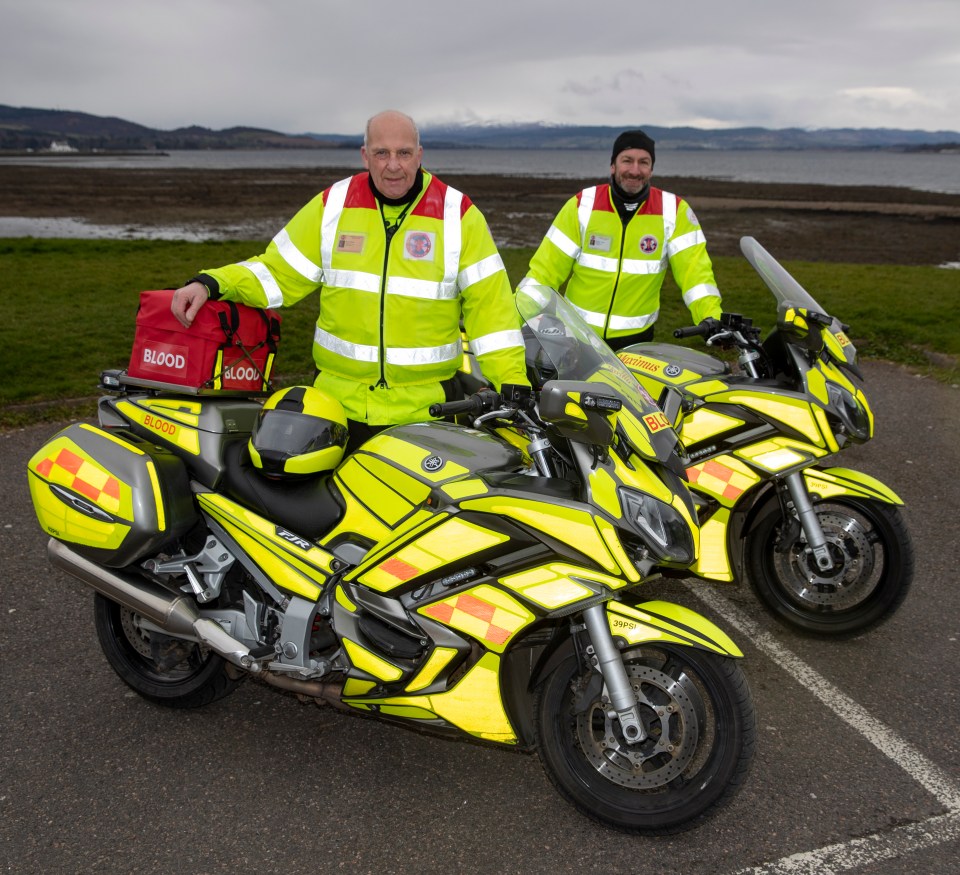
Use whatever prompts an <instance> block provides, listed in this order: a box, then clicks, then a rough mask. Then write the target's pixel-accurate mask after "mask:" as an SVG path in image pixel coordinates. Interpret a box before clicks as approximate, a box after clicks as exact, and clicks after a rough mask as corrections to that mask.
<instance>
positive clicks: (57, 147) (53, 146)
mask: <svg viewBox="0 0 960 875" xmlns="http://www.w3.org/2000/svg"><path fill="white" fill-rule="evenodd" d="M47 151H49V152H79V151H80V150H79V149H78V148H76V146H71V145H70V144H69V143H68V142H67V141H66V140H54V141H53V142H51V143H50V148H49V149H48V150H47Z"/></svg>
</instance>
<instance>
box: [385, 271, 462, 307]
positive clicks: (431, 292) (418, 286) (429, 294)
mask: <svg viewBox="0 0 960 875" xmlns="http://www.w3.org/2000/svg"><path fill="white" fill-rule="evenodd" d="M374 291H376V290H374ZM387 294H388V295H404V296H405V297H408V298H422V299H424V300H429V301H444V300H447V301H449V300H452V299H453V298H456V297H457V295H459V294H460V293H459V291H458V290H457V285H456V283H453V284H451V285H449V286H448V285H447V284H446V283H438V282H436V281H435V280H417V279H413V278H412V277H408V276H392V277H390V278H389V279H388V280H387Z"/></svg>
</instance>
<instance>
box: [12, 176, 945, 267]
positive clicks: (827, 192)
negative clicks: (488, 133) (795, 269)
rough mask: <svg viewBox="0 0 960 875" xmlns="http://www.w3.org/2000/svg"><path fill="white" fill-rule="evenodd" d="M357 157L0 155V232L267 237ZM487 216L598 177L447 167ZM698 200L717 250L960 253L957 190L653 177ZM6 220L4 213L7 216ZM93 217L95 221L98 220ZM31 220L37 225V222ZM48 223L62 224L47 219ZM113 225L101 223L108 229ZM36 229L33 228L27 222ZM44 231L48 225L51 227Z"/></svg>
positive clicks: (526, 221)
mask: <svg viewBox="0 0 960 875" xmlns="http://www.w3.org/2000/svg"><path fill="white" fill-rule="evenodd" d="M352 172H355V168H341V169H337V168H324V169H322V170H310V171H307V170H298V169H293V168H281V169H274V170H200V169H192V168H191V169H187V168H184V169H175V170H165V169H164V170H160V169H139V168H131V169H126V168H124V169H109V168H80V167H56V166H50V167H37V166H15V165H3V166H0V236H2V235H3V234H4V233H7V234H8V235H12V234H13V233H15V232H11V231H9V230H7V231H4V230H3V229H4V228H7V229H9V228H11V227H16V223H15V222H13V220H15V219H17V218H26V219H34V220H39V219H46V220H49V219H57V220H64V219H72V220H80V222H82V223H84V225H81V226H78V227H80V228H83V227H84V226H86V227H87V228H88V229H89V230H92V231H93V233H92V234H84V235H81V234H80V233H76V229H74V231H75V233H73V234H70V235H67V234H65V236H97V235H98V234H102V236H121V237H131V238H132V237H137V236H154V237H158V236H164V237H170V236H173V237H179V238H180V239H206V238H209V237H217V238H232V239H260V240H268V239H269V238H270V237H272V236H273V234H274V233H276V231H277V230H278V229H279V228H280V227H282V225H283V224H284V222H285V221H286V220H287V219H288V218H289V217H290V216H291V215H293V213H294V212H296V210H297V209H299V207H300V206H302V205H303V204H304V203H306V202H307V201H308V200H309V199H310V198H311V197H313V196H314V195H315V194H316V193H317V192H318V191H320V190H322V189H323V188H324V187H326V186H327V185H329V184H330V183H331V182H333V181H335V180H337V179H340V178H342V177H343V176H346V175H348V174H349V173H352ZM443 178H444V180H445V181H446V182H449V183H450V184H451V185H454V186H456V187H457V188H459V189H460V190H461V191H464V192H465V193H466V194H467V195H469V196H470V198H471V199H472V200H473V201H474V203H476V204H477V206H478V207H479V208H480V209H481V210H482V211H483V212H484V214H485V215H486V217H487V220H488V222H489V223H490V227H491V229H492V231H493V234H494V237H495V239H496V240H497V243H498V244H499V245H501V246H535V245H536V244H537V243H538V242H539V241H540V239H541V238H542V236H543V234H544V233H545V231H546V230H547V228H548V227H549V224H550V221H551V219H552V218H553V216H554V215H555V214H556V212H557V210H559V208H560V207H561V206H562V204H563V203H564V201H565V200H566V199H567V198H568V197H569V196H571V195H572V194H574V193H575V192H576V191H578V190H579V189H580V188H582V187H584V186H585V185H590V184H594V183H596V182H600V181H603V180H600V179H584V180H574V179H560V178H550V177H546V178H535V177H529V176H519V175H518V176H488V175H469V176H467V175H461V174H444V176H443ZM654 184H656V185H659V186H660V187H661V188H664V189H667V190H669V191H673V192H675V193H677V194H679V195H681V196H682V197H684V198H686V199H687V200H688V201H689V202H690V203H691V205H692V206H693V207H694V208H695V210H696V212H697V214H698V216H699V217H700V220H701V222H702V224H703V227H704V230H705V232H706V234H707V239H708V241H709V245H710V250H711V252H712V253H713V254H715V255H736V254H738V252H739V247H738V241H739V239H740V237H741V236H743V235H746V234H749V235H752V236H754V237H756V238H757V239H758V240H760V242H761V243H762V244H763V245H764V246H765V247H766V248H768V249H769V250H770V251H771V252H773V253H774V254H775V255H776V256H777V257H778V258H781V259H800V260H807V261H843V262H856V263H867V264H870V263H872V264H911V265H941V264H946V263H951V262H960V195H950V194H937V193H934V192H921V191H913V190H910V189H903V188H895V187H891V188H874V187H864V186H849V187H843V186H810V185H777V184H761V183H756V184H754V183H751V184H744V183H734V182H728V181H722V180H709V179H694V178H675V179H671V178H666V177H655V179H654ZM3 220H7V221H6V222H4V221H3ZM91 225H92V226H102V229H103V230H102V231H98V230H97V228H96V227H94V228H93V229H90V226H91ZM32 227H34V228H39V227H41V225H39V224H34V225H33V226H32ZM50 227H51V228H52V229H54V230H55V229H56V228H57V227H61V228H62V227H69V226H64V225H62V224H57V223H53V224H51V225H50ZM111 230H112V231H116V232H117V233H109V231H111ZM29 233H34V234H38V235H39V232H38V231H36V230H34V231H33V232H29ZM46 236H50V235H49V234H48V235H46Z"/></svg>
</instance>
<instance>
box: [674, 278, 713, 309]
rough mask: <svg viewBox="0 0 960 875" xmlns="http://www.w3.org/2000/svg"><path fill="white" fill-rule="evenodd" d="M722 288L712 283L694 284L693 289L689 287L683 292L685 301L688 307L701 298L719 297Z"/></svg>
mask: <svg viewBox="0 0 960 875" xmlns="http://www.w3.org/2000/svg"><path fill="white" fill-rule="evenodd" d="M719 297H720V289H718V288H717V287H716V286H714V285H711V284H710V283H700V285H699V286H694V287H693V288H692V289H687V290H686V291H685V292H684V293H683V303H684V304H686V305H687V306H688V307H689V306H690V305H691V304H692V303H693V302H694V301H699V300H700V299H701V298H719Z"/></svg>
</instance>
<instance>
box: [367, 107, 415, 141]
mask: <svg viewBox="0 0 960 875" xmlns="http://www.w3.org/2000/svg"><path fill="white" fill-rule="evenodd" d="M383 125H387V126H388V127H397V126H399V127H401V128H402V127H406V128H408V132H410V133H412V135H413V138H414V140H415V141H416V144H417V146H418V147H419V145H420V131H419V130H418V129H417V123H416V122H415V121H414V120H413V119H412V118H410V116H408V115H407V114H406V113H403V112H400V111H399V110H396V109H385V110H384V111H383V112H378V113H377V114H376V115H374V116H371V117H370V118H369V119H367V126H366V127H365V128H364V130H363V145H364V146H367V147H369V146H370V137H371V136H372V135H373V131H374V130H375V129H379V128H380V127H381V126H383Z"/></svg>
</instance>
